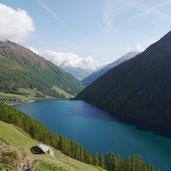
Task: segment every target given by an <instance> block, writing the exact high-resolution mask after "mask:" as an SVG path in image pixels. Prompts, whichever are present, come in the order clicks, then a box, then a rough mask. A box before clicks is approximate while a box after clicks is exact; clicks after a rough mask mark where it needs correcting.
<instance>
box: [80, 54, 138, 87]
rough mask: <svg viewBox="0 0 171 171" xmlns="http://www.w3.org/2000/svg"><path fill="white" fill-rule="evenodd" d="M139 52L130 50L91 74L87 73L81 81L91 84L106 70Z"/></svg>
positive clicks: (86, 84) (84, 83) (87, 84)
mask: <svg viewBox="0 0 171 171" xmlns="http://www.w3.org/2000/svg"><path fill="white" fill-rule="evenodd" d="M139 53H140V52H136V51H132V52H128V53H126V54H125V55H123V56H121V57H120V58H118V59H117V60H116V61H114V62H112V63H110V64H108V65H106V66H104V67H103V68H101V69H99V70H97V71H95V72H93V73H92V74H90V75H88V76H87V77H86V78H84V79H83V80H82V81H81V82H82V84H83V85H84V86H86V87H87V86H89V85H90V84H92V83H93V82H94V81H95V80H97V79H98V78H99V77H101V76H102V75H104V74H105V73H106V72H107V71H109V70H110V69H112V68H113V67H115V66H117V65H119V64H121V63H122V62H124V61H126V60H129V59H131V58H133V57H135V56H136V55H138V54H139Z"/></svg>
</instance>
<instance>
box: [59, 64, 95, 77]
mask: <svg viewBox="0 0 171 171" xmlns="http://www.w3.org/2000/svg"><path fill="white" fill-rule="evenodd" d="M60 67H61V68H62V69H63V70H64V71H66V72H68V73H71V74H72V75H73V76H74V77H76V78H77V79H78V80H82V79H84V78H85V77H87V76H88V75H90V74H91V73H92V71H91V70H86V69H83V68H80V67H71V66H63V65H60Z"/></svg>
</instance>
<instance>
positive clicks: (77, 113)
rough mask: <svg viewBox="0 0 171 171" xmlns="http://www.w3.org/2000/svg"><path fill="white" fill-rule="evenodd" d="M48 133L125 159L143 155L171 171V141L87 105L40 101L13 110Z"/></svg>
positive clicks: (92, 150)
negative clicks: (39, 125)
mask: <svg viewBox="0 0 171 171" xmlns="http://www.w3.org/2000/svg"><path fill="white" fill-rule="evenodd" d="M13 107H14V108H16V109H18V110H20V111H23V112H25V113H27V114H28V115H30V116H31V117H32V118H34V119H36V120H38V121H39V122H41V123H42V124H43V125H45V126H46V127H47V128H48V129H49V130H51V131H53V132H55V133H57V134H60V135H63V136H65V137H67V138H69V139H71V140H74V141H77V142H79V143H80V144H82V145H84V147H86V148H87V149H88V150H89V151H91V152H93V153H95V152H98V153H104V154H105V153H106V152H109V151H113V152H114V153H120V154H121V155H122V156H123V157H125V156H127V155H132V154H138V155H140V156H141V157H142V158H143V159H144V160H145V161H147V162H149V163H153V164H154V165H155V166H159V167H160V169H161V171H171V139H170V138H166V137H162V136H159V135H157V134H154V133H152V132H148V131H143V130H139V129H136V127H135V126H131V125H128V124H125V123H121V122H119V121H117V119H116V118H114V117H112V116H111V115H110V114H109V113H106V112H104V111H102V110H100V109H98V108H96V107H94V106H92V105H90V104H88V103H86V102H84V101H79V100H65V101H41V102H33V103H26V104H20V105H15V106H13Z"/></svg>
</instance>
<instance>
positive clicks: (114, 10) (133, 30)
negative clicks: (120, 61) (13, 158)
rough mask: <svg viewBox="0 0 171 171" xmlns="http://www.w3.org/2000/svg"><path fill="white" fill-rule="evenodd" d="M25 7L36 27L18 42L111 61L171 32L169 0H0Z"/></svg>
mask: <svg viewBox="0 0 171 171" xmlns="http://www.w3.org/2000/svg"><path fill="white" fill-rule="evenodd" d="M0 3H1V4H5V5H6V6H8V7H10V8H12V9H14V10H18V8H20V9H23V10H25V11H26V12H27V15H29V16H30V17H31V19H32V21H33V25H34V31H33V30H32V31H30V32H29V36H28V35H27V39H26V40H24V41H21V42H20V43H21V44H23V45H25V46H28V47H33V48H35V49H38V50H39V51H45V50H51V51H56V52H63V53H65V52H71V53H73V54H77V55H78V56H79V57H85V58H86V57H92V58H94V59H95V60H97V61H99V62H100V63H101V64H104V63H107V62H112V61H114V60H115V59H117V58H118V57H120V56H121V55H124V54H125V53H127V52H128V51H130V50H140V49H141V50H143V49H145V48H146V47H148V46H149V45H150V44H152V43H153V42H154V41H156V40H158V39H159V38H160V37H162V36H163V35H164V34H166V33H167V32H168V31H170V30H171V10H170V9H171V8H170V7H171V0H150V1H149V0H86V1H85V0H29V1H26V0H17V1H16V0H1V1H0Z"/></svg>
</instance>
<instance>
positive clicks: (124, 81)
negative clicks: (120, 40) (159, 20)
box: [77, 32, 171, 132]
mask: <svg viewBox="0 0 171 171" xmlns="http://www.w3.org/2000/svg"><path fill="white" fill-rule="evenodd" d="M77 98H78V99H83V100H85V101H87V102H89V103H91V104H94V105H96V106H98V107H100V108H102V109H104V110H105V111H108V112H110V113H111V114H112V115H114V116H118V117H121V118H123V119H126V120H131V121H133V120H134V121H135V122H138V121H140V122H141V123H144V124H149V125H155V126H157V127H162V128H163V129H164V130H165V132H167V130H171V129H170V128H171V105H170V102H171V32H169V33H167V34H166V35H165V36H164V37H163V38H161V39H160V40H159V41H158V42H156V43H154V44H152V45H151V46H150V47H148V48H147V49H146V50H145V51H144V52H142V53H141V54H139V55H137V56H136V57H135V58H132V59H130V60H128V61H126V62H124V63H122V64H120V65H118V66H117V67H115V68H113V69H111V70H110V71H108V72H107V73H106V74H105V75H103V76H102V77H100V78H99V79H98V80H96V81H95V82H94V83H93V84H91V85H90V86H89V87H87V88H86V89H84V90H83V91H82V92H81V93H80V94H78V96H77Z"/></svg>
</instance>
